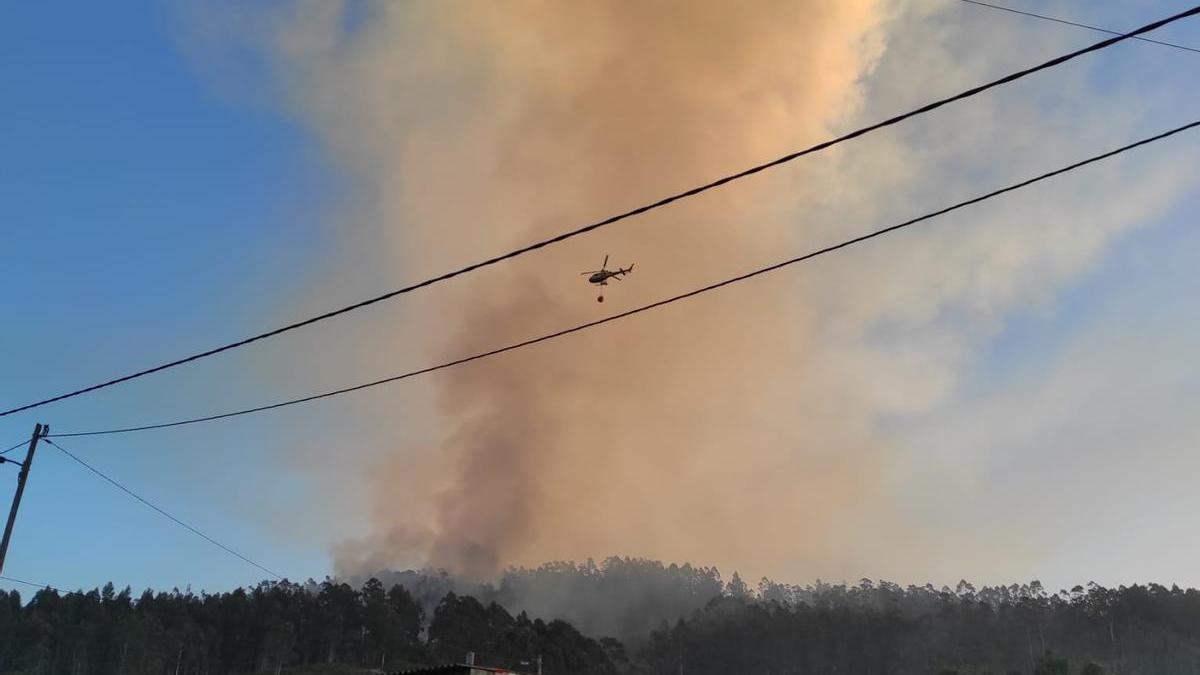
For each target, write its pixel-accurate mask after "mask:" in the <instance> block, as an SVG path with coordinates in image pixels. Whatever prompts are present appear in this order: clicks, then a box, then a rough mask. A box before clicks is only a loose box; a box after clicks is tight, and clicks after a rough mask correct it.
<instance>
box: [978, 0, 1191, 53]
mask: <svg viewBox="0 0 1200 675" xmlns="http://www.w3.org/2000/svg"><path fill="white" fill-rule="evenodd" d="M961 2H965V3H967V4H969V5H975V6H977V7H987V8H989V9H997V10H1000V11H1001V12H1011V13H1013V14H1020V15H1021V16H1028V17H1031V18H1034V19H1042V20H1043V21H1053V22H1054V23H1061V24H1063V25H1065V26H1074V27H1076V28H1086V29H1087V30H1091V31H1096V32H1097V33H1108V34H1109V35H1122V33H1121V32H1119V31H1115V30H1109V29H1107V28H1101V27H1099V26H1089V25H1088V24H1086V23H1079V22H1078V21H1067V20H1066V19H1059V18H1056V17H1053V16H1046V15H1045V14H1035V13H1033V12H1026V11H1025V10H1021V9H1014V8H1012V7H1005V6H1003V5H993V4H992V3H990V2H981V1H980V0H961ZM1133 39H1134V40H1141V41H1142V42H1151V43H1154V44H1156V45H1162V46H1164V47H1174V48H1175V49H1182V50H1184V51H1187V52H1195V53H1197V54H1200V49H1196V48H1194V47H1188V46H1186V45H1178V44H1175V43H1174V42H1164V41H1163V40H1155V39H1153V38H1148V37H1134V38H1133Z"/></svg>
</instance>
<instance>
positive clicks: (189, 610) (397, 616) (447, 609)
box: [0, 561, 1200, 675]
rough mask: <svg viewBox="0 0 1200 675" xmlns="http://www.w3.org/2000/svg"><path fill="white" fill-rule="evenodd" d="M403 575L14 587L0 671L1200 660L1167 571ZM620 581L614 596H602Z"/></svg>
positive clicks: (1004, 669)
mask: <svg viewBox="0 0 1200 675" xmlns="http://www.w3.org/2000/svg"><path fill="white" fill-rule="evenodd" d="M396 576H397V578H402V579H404V580H405V581H407V582H410V583H411V584H412V586H411V587H409V588H406V587H405V586H404V585H401V584H389V585H385V584H384V583H382V582H380V581H379V580H377V579H374V578H372V579H368V580H367V581H365V582H363V583H362V584H361V585H359V584H357V583H356V584H355V585H351V584H348V583H341V582H336V581H333V580H326V581H325V582H323V583H315V582H311V581H310V582H308V583H305V584H294V583H289V582H279V583H276V582H264V583H262V584H260V585H259V586H257V587H255V588H253V589H249V590H243V589H238V590H235V591H233V592H229V593H218V594H207V593H201V594H193V593H190V592H180V591H178V590H175V591H172V592H169V593H151V592H149V591H147V592H145V593H143V594H142V595H141V596H140V597H137V598H134V597H133V596H132V595H131V594H130V591H129V590H128V589H126V590H124V591H121V592H116V591H115V589H114V588H113V587H112V585H111V584H109V585H107V586H105V588H104V589H102V590H94V591H90V592H74V593H65V594H64V593H58V592H55V591H51V590H42V591H39V592H38V593H36V594H34V595H33V597H32V598H31V599H30V600H29V601H28V602H23V601H22V599H21V598H20V596H19V595H18V594H17V593H16V592H10V593H2V594H0V674H2V675H8V674H11V675H16V674H18V673H20V674H27V675H224V674H235V673H274V674H275V675H279V674H280V673H282V672H283V671H285V670H292V669H296V668H302V667H304V666H310V667H313V666H319V665H324V664H342V665H344V666H350V667H353V668H358V669H378V670H384V671H394V670H402V669H405V668H409V667H415V666H419V665H430V664H435V663H446V662H460V661H462V660H463V658H464V656H465V654H466V653H467V652H468V651H470V652H475V653H476V655H477V657H478V660H479V662H480V663H485V664H488V665H497V666H504V667H508V668H512V669H516V670H522V671H526V672H534V671H535V670H536V666H535V663H536V658H537V657H538V656H539V655H540V656H541V657H542V664H543V670H544V672H545V673H546V675H564V674H580V675H589V674H595V675H619V674H631V675H674V674H675V673H678V672H680V670H681V669H682V670H683V672H686V673H689V674H690V675H708V674H713V675H716V674H718V673H721V674H724V673H770V674H772V675H783V674H793V675H801V674H808V673H813V674H816V673H863V674H870V675H891V674H895V675H907V674H910V673H911V674H917V673H920V674H929V675H934V674H941V675H951V674H955V673H957V674H961V675H966V674H971V675H983V674H984V673H990V674H991V675H1011V674H1013V673H1020V674H1022V675H1076V674H1082V675H1101V674H1102V673H1124V674H1128V675H1151V674H1163V675H1167V674H1170V675H1178V674H1186V673H1195V674H1197V675H1200V592H1197V591H1195V590H1181V589H1179V588H1176V587H1171V588H1167V587H1163V586H1158V585H1153V584H1151V585H1147V586H1141V585H1135V586H1130V587H1124V586H1122V587H1120V588H1116V589H1106V588H1103V587H1101V586H1097V585H1094V584H1093V585H1090V586H1089V587H1087V588H1083V587H1076V588H1074V589H1072V590H1070V591H1062V592H1059V593H1049V592H1047V591H1046V590H1045V589H1043V588H1042V586H1041V585H1040V584H1038V583H1037V582H1033V583H1030V584H1026V585H1020V586H1017V585H1013V586H995V587H984V588H979V589H976V588H975V587H973V586H971V585H970V584H967V583H965V582H962V583H960V584H959V585H958V586H957V587H956V588H954V589H950V588H940V589H936V588H934V587H932V586H928V585H926V586H908V587H905V588H902V587H900V586H898V585H896V584H892V583H888V582H879V583H875V582H871V581H868V580H863V581H861V582H860V583H858V584H856V585H846V584H824V583H817V584H814V585H808V586H791V585H785V584H778V583H774V582H771V581H769V580H765V579H764V580H763V581H761V582H760V583H759V584H758V585H757V587H755V588H750V587H749V586H747V585H746V584H745V583H744V582H743V581H742V580H741V579H740V578H739V577H738V576H737V575H736V574H735V575H734V576H733V578H731V579H730V580H729V581H728V582H723V581H721V579H720V576H719V575H718V574H717V573H716V571H715V570H713V569H711V568H691V567H683V566H681V567H675V566H665V567H664V566H662V565H657V564H651V563H648V562H646V561H626V562H617V563H612V562H608V561H606V563H604V564H602V565H600V566H594V565H587V564H585V565H569V564H565V563H563V564H556V565H551V566H546V567H543V568H539V569H538V570H525V571H514V572H511V573H510V574H509V575H508V576H507V577H506V578H505V581H502V582H501V583H500V584H498V585H496V586H491V585H477V584H476V585H469V584H463V583H461V582H458V581H456V580H454V579H453V578H452V577H450V576H449V575H444V574H433V575H430V574H422V573H402V574H400V575H396ZM624 584H628V586H629V587H630V588H634V589H638V592H639V593H641V596H640V597H638V596H635V595H631V594H629V593H627V592H625V591H624V590H623V589H624V588H625V586H624ZM447 589H451V590H447ZM453 589H457V590H453ZM605 590H607V591H608V592H609V593H610V597H598V595H597V594H600V593H602V592H603V591H605ZM518 591H519V593H518ZM439 594H440V595H439ZM435 596H436V600H434V599H433V598H434V597H435ZM518 598H520V599H521V600H522V601H523V602H525V603H526V604H527V605H529V604H530V603H533V602H540V603H542V605H543V607H544V608H546V609H547V612H546V613H545V614H542V615H541V617H542V618H531V614H533V613H532V612H527V611H525V610H524V609H523V608H522V607H520V606H517V605H516V604H510V605H509V606H508V607H505V606H504V603H505V602H508V603H517V602H518ZM589 603H594V604H592V605H591V606H589ZM689 606H690V609H687V610H686V611H684V610H678V608H681V607H689ZM554 608H557V609H558V610H562V611H560V612H556V611H549V610H552V609H554ZM676 610H678V611H676ZM672 611H676V613H675V614H674V615H672V614H671V612H672ZM639 612H640V613H641V614H642V615H641V616H639V615H638V614H639ZM572 613H573V614H574V615H577V616H581V617H584V618H585V619H586V620H588V621H590V622H591V623H592V624H594V625H602V624H605V623H607V625H610V626H623V627H625V628H629V627H631V626H634V625H642V624H645V623H646V621H647V620H649V618H653V619H654V620H655V621H656V622H657V623H656V625H655V626H654V627H652V628H648V629H647V630H646V631H645V632H643V633H641V634H640V635H636V636H634V637H633V638H632V639H629V640H627V641H625V642H624V644H623V643H622V642H620V641H618V640H616V639H612V638H601V637H600V635H601V634H597V633H593V634H591V636H589V635H587V634H586V631H585V632H581V631H579V630H577V629H576V628H575V627H574V626H573V625H572V623H569V622H567V621H565V620H563V616H564V615H566V614H572ZM597 638H599V639H597ZM627 650H628V651H627Z"/></svg>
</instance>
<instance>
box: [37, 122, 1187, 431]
mask: <svg viewBox="0 0 1200 675" xmlns="http://www.w3.org/2000/svg"><path fill="white" fill-rule="evenodd" d="M1197 126H1200V120H1196V121H1194V122H1190V123H1188V124H1184V125H1183V126H1179V127H1175V128H1174V129H1171V130H1169V131H1164V132H1162V133H1160V134H1155V135H1154V136H1150V137H1148V138H1143V139H1142V140H1140V141H1136V142H1134V143H1130V144H1128V145H1123V146H1121V147H1119V148H1117V149H1115V150H1109V151H1108V152H1105V153H1102V154H1099V155H1094V156H1092V157H1089V158H1087V159H1085V160H1082V161H1079V162H1075V163H1074V164H1070V165H1068V166H1064V167H1062V168H1060V169H1055V170H1053V171H1049V172H1046V173H1043V174H1041V175H1038V176H1035V177H1033V178H1029V179H1027V180H1023V181H1021V182H1019V183H1013V184H1012V185H1009V186H1007V187H1003V188H1000V189H998V190H993V191H992V192H988V193H986V194H983V195H979V196H977V197H973V198H971V199H967V200H965V201H961V202H958V203H956V204H953V205H951V206H947V207H944V208H941V209H938V210H936V211H931V212H929V213H926V214H925V215H922V216H918V217H916V218H912V219H909V220H906V221H904V222H902V223H897V224H895V225H891V226H889V227H885V228H883V229H881V230H875V231H873V232H869V233H867V234H864V235H861V236H858V237H855V238H853V239H847V240H846V241H843V242H841V243H839V244H834V245H832V246H827V247H825V248H822V249H818V250H816V251H812V252H810V253H806V254H804V255H801V256H797V257H795V258H790V259H788V260H784V261H782V262H779V263H775V264H774V265H770V266H768V267H763V268H760V269H756V270H754V271H752V272H747V273H745V274H742V275H739V276H736V277H732V278H730V279H726V280H724V281H719V282H717V283H713V284H709V285H707V286H703V287H701V288H697V289H695V290H692V291H688V292H687V293H682V294H680V295H676V296H672V297H670V298H667V299H665V300H659V301H657V302H653V303H651V304H649V305H643V306H641V307H638V308H636V309H631V310H628V311H625V312H621V313H619V314H613V315H611V316H608V317H605V318H603V319H597V320H595V321H589V322H587V323H583V324H579V325H577V326H573V327H571V328H566V329H563V330H560V331H556V332H554V333H549V334H547V335H542V336H540V337H536V338H531V339H529V340H524V341H522V342H517V343H515V344H510V345H508V346H505V347H499V348H496V349H492V350H490V351H486V352H481V353H478V354H474V355H472V356H465V357H462V358H459V359H455V360H453V361H446V362H444V363H440V364H437V365H433V366H429V367H426V368H421V369H420V370H413V371H409V372H407V373H401V374H399V375H393V376H391V377H386V378H383V379H380V380H374V381H372V382H365V383H363V384H357V385H354V386H351V387H345V388H343V389H335V390H333V391H327V392H323V393H320V394H313V395H311V396H305V397H303V398H295V399H290V400H286V401H280V402H278V403H271V404H268V405H261V406H257V407H254V408H245V409H242V410H235V411H233V412H226V413H220V414H217V415H208V416H206V417H193V418H190V419H183V420H177V421H174V422H163V423H160V424H147V425H142V426H133V427H123V428H117V429H104V430H98V431H79V432H73V433H62V434H51V435H50V436H51V437H53V438H63V437H69V436H99V435H104V434H123V433H130V432H134V431H148V430H151V429H165V428H168V427H178V426H183V425H187V424H197V423H200V422H211V421H215V420H221V419H226V418H230V417H238V416H241V415H249V414H251V413H259V412H264V411H267V410H274V409H276V408H283V407H286V406H292V405H296V404H299V403H307V402H310V401H316V400H319V399H324V398H330V397H333V396H339V395H341V394H348V393H350V392H353V391H359V390H361V389H369V388H371V387H377V386H380V385H383V384H388V383H391V382H397V381H399V380H404V379H408V378H411V377H416V376H417V375H424V374H426V373H432V372H434V371H438V370H444V369H446V368H451V367H453V366H458V365H462V364H465V363H470V362H471V361H478V360H480V359H485V358H488V357H491V356H496V355H498V354H503V353H504V352H510V351H513V350H516V349H521V348H522V347H528V346H530V345H535V344H538V343H540V342H546V341H548V340H553V339H555V338H559V337H562V336H564V335H569V334H571V333H577V332H579V331H582V330H587V329H589V328H594V327H596V326H600V325H603V324H606V323H610V322H613V321H617V320H618V319H624V318H625V317H628V316H633V315H635V314H641V313H642V312H647V311H650V310H652V309H656V308H658V307H663V306H665V305H669V304H671V303H674V302H678V301H680V300H685V299H687V298H692V297H695V296H697V295H701V294H703V293H708V292H709V291H714V290H716V289H718V288H722V287H725V286H729V285H732V284H736V283H738V282H741V281H746V280H747V279H751V278H754V277H757V276H760V275H763V274H766V273H768V272H774V271H775V270H778V269H781V268H784V267H788V266H790V265H795V264H797V263H801V262H804V261H806V260H811V259H812V258H816V257H818V256H822V255H825V254H827V253H833V252H834V251H838V250H841V249H844V248H848V247H850V246H853V245H855V244H860V243H862V242H864V241H867V240H869V239H874V238H876V237H880V236H882V235H885V234H888V233H890V232H895V231H896V230H900V229H903V228H906V227H909V226H911V225H915V224H917V223H920V222H923V221H926V220H931V219H933V218H936V217H938V216H941V215H944V214H947V213H950V212H951V211H957V210H958V209H961V208H964V207H967V206H970V205H972V204H978V203H979V202H982V201H985V200H988V199H991V198H993V197H998V196H1000V195H1003V194H1005V193H1008V192H1013V191H1015V190H1019V189H1021V188H1023V187H1026V186H1029V185H1032V184H1034V183H1038V182H1040V181H1044V180H1047V179H1049V178H1053V177H1054V176H1058V175H1061V174H1064V173H1067V172H1069V171H1074V170H1075V169H1078V168H1081V167H1084V166H1087V165H1089V164H1093V163H1096V162H1099V161H1101V160H1104V159H1107V158H1109V157H1114V156H1116V155H1119V154H1121V153H1123V152H1128V151H1130V150H1133V149H1135V148H1139V147H1141V146H1143V145H1149V144H1150V143H1154V142H1155V141H1160V140H1163V139H1165V138H1169V137H1171V136H1174V135H1175V134H1178V133H1182V132H1184V131H1187V130H1189V129H1193V128H1195V127H1197Z"/></svg>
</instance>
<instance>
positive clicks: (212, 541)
mask: <svg viewBox="0 0 1200 675" xmlns="http://www.w3.org/2000/svg"><path fill="white" fill-rule="evenodd" d="M43 440H45V441H46V442H47V443H49V444H50V445H53V446H54V447H56V448H58V449H59V450H61V451H62V453H63V454H65V455H66V456H67V457H70V458H71V459H73V460H75V461H76V462H78V463H79V464H81V465H82V466H83V467H84V468H85V469H87V470H88V471H91V472H92V473H94V474H96V475H97V476H99V477H101V478H103V479H104V480H106V481H108V482H109V483H112V484H113V485H115V486H116V487H117V488H118V489H120V490H121V491H122V492H124V493H125V494H127V495H129V496H130V497H133V498H134V499H136V500H138V501H139V502H141V503H143V504H145V505H146V506H149V507H150V508H152V509H154V510H155V511H157V512H158V513H160V514H161V515H163V516H166V517H167V518H168V519H170V520H171V521H172V522H174V523H175V524H176V525H179V526H181V527H183V528H185V529H187V530H188V531H189V532H191V533H192V534H195V535H196V536H198V537H200V538H202V539H204V540H205V541H207V542H208V543H210V544H213V545H214V546H217V547H219V548H220V549H221V550H223V551H225V552H226V553H229V554H230V555H233V556H236V557H237V558H239V559H240V560H242V561H244V562H247V563H250V564H251V565H254V566H255V567H257V568H258V569H260V570H262V571H264V572H266V573H267V574H270V575H271V576H273V577H275V578H276V579H283V577H282V576H280V575H279V574H276V573H275V572H272V571H271V570H269V569H267V568H266V567H263V566H262V565H260V564H258V563H256V562H254V561H253V560H251V559H249V558H247V557H246V556H244V555H242V554H241V553H238V552H237V551H235V550H233V549H231V548H229V547H228V546H226V545H225V544H222V543H221V542H219V541H217V540H216V539H213V538H212V537H210V536H208V535H207V534H204V533H203V532H201V531H200V530H197V529H196V528H194V527H192V526H191V525H188V524H187V523H185V522H183V521H182V520H180V519H178V518H176V517H175V516H173V515H171V514H169V513H167V512H166V511H164V510H162V509H160V508H159V507H157V506H155V505H154V504H152V503H151V502H150V501H149V500H147V499H146V498H144V497H142V496H141V495H139V494H137V493H136V492H134V491H133V490H130V489H129V488H127V487H125V486H124V485H121V484H120V483H118V482H117V481H115V480H113V479H112V478H111V477H109V476H108V475H107V474H105V473H103V472H101V471H100V470H99V469H97V468H96V467H94V466H92V465H91V464H88V463H87V462H85V461H83V460H82V459H80V458H79V457H76V456H75V455H74V454H73V453H72V452H71V451H70V450H67V449H66V448H64V447H63V446H61V445H59V444H58V443H55V442H54V441H52V440H50V439H49V438H46V439H43Z"/></svg>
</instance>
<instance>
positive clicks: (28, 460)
mask: <svg viewBox="0 0 1200 675" xmlns="http://www.w3.org/2000/svg"><path fill="white" fill-rule="evenodd" d="M48 433H50V426H49V425H46V426H43V425H41V424H36V425H34V427H33V435H32V436H30V437H29V450H27V451H26V452H25V463H24V464H22V465H21V473H19V474H17V491H16V493H15V494H14V495H13V502H12V508H11V509H9V510H8V524H7V525H5V526H4V541H0V573H3V572H4V559H5V558H6V557H7V556H8V542H9V540H10V539H12V531H13V524H15V523H16V522H17V509H19V508H21V495H23V494H25V479H26V478H28V477H29V468H30V467H31V466H33V453H34V451H35V450H37V444H38V440H39V439H41V438H43V437H45V435H46V434H48ZM8 461H10V462H12V460H8ZM13 463H14V464H16V462H13Z"/></svg>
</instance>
